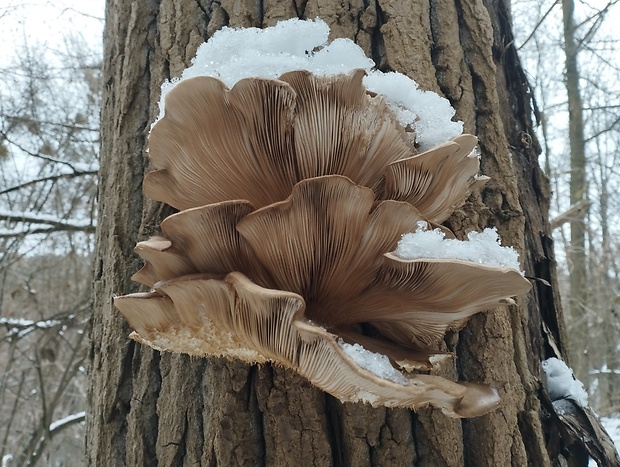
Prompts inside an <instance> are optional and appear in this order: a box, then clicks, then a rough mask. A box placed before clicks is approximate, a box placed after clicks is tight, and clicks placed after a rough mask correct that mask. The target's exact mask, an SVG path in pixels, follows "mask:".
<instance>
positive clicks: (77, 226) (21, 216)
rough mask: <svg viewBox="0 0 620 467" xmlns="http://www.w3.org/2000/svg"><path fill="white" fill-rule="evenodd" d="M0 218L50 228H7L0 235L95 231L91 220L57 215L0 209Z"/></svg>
mask: <svg viewBox="0 0 620 467" xmlns="http://www.w3.org/2000/svg"><path fill="white" fill-rule="evenodd" d="M0 220H3V221H9V222H23V223H27V224H45V225H48V226H50V228H47V229H44V230H40V231H35V230H34V229H22V230H9V231H0V237H7V236H17V235H25V234H32V233H47V232H56V231H73V232H87V233H91V232H94V231H95V226H94V225H93V223H92V222H77V221H70V220H69V221H65V220H62V219H59V218H58V216H51V215H45V214H33V213H25V212H11V211H2V210H0Z"/></svg>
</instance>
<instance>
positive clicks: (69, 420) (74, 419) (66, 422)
mask: <svg viewBox="0 0 620 467" xmlns="http://www.w3.org/2000/svg"><path fill="white" fill-rule="evenodd" d="M85 418H86V412H84V411H82V412H77V413H74V414H72V415H68V416H66V417H64V418H61V419H60V420H56V421H55V422H52V423H50V428H49V431H50V434H51V435H52V436H53V435H55V434H56V433H57V432H59V431H60V430H62V429H64V428H68V427H70V426H71V425H75V424H76V423H80V422H83V421H84V419H85Z"/></svg>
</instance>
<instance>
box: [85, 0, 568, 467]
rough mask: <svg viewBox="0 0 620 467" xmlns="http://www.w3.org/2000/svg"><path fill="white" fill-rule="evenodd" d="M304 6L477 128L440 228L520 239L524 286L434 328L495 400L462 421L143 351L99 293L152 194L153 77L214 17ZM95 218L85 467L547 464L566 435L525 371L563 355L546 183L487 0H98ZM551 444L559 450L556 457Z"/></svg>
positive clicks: (122, 289) (183, 58) (153, 223)
mask: <svg viewBox="0 0 620 467" xmlns="http://www.w3.org/2000/svg"><path fill="white" fill-rule="evenodd" d="M317 16H320V17H321V18H323V19H324V20H325V21H326V22H327V23H328V24H329V25H330V26H331V28H332V36H333V37H348V38H350V39H353V40H355V42H357V43H358V44H359V45H360V46H361V47H362V48H363V49H364V51H365V52H366V54H367V55H368V56H370V57H372V58H373V59H374V60H375V62H376V63H377V65H378V67H379V68H380V69H382V70H383V71H388V70H396V71H400V72H403V73H406V74H407V75H409V76H410V77H412V78H414V79H415V80H416V81H417V82H418V83H419V84H420V87H421V88H423V89H428V90H432V91H435V92H438V93H440V94H442V95H444V96H445V97H447V98H448V99H449V100H450V101H451V102H452V104H453V106H454V107H455V108H456V110H457V118H459V119H461V120H463V121H464V122H465V131H466V132H470V133H473V134H476V135H477V136H478V137H479V139H480V149H481V153H482V162H481V165H482V173H484V174H486V175H489V176H491V177H492V180H491V181H490V182H489V183H488V184H487V185H486V187H485V188H484V190H483V191H482V192H481V193H476V194H474V195H472V196H471V197H470V199H469V200H468V201H467V203H466V204H465V205H464V206H463V207H462V208H461V209H460V210H458V211H457V212H456V213H455V215H454V216H453V217H452V218H451V219H450V220H449V222H448V225H449V227H450V228H451V229H453V230H454V231H455V232H456V233H457V235H464V233H465V232H467V231H470V230H480V229H482V228H485V227H489V226H495V227H497V229H498V231H499V232H500V235H501V237H502V239H503V242H504V244H508V245H514V246H515V247H516V248H517V250H518V251H519V252H520V253H521V258H522V259H523V262H524V267H525V271H526V274H527V275H528V276H534V277H538V278H541V279H544V280H545V281H547V282H548V283H550V284H551V286H548V285H545V284H544V282H542V281H536V282H535V285H534V290H533V292H532V293H531V294H530V295H529V296H527V297H520V298H519V299H518V304H517V306H511V307H509V308H503V309H498V310H495V311H492V312H490V313H488V314H480V315H478V316H476V317H475V318H474V319H473V320H472V321H471V322H470V324H469V325H468V326H467V327H466V328H465V329H464V330H463V331H461V332H460V333H459V334H456V333H454V334H453V335H450V336H448V338H447V339H446V348H447V349H451V350H455V351H456V353H457V367H456V368H455V371H454V373H453V374H451V375H446V376H448V377H452V378H460V379H463V380H471V381H488V382H498V383H501V385H502V388H501V390H500V392H501V395H502V399H503V405H502V407H501V408H500V409H499V410H497V411H495V412H493V413H491V414H488V415H486V416H483V417H480V418H477V419H473V420H466V421H463V422H461V421H459V420H454V419H450V418H447V417H446V416H444V415H443V414H441V413H440V412H438V411H434V410H430V409H424V410H420V411H418V412H417V413H414V412H412V411H408V410H388V409H383V408H378V409H372V408H370V407H369V406H365V405H360V404H344V405H343V404H341V403H340V402H338V401H337V400H335V399H334V398H332V397H331V396H329V395H326V394H325V393H322V392H320V391H319V390H317V389H315V388H313V387H311V386H310V384H309V383H308V382H306V381H305V380H303V379H302V378H300V377H298V376H296V375H295V374H293V373H291V372H289V371H284V370H282V369H279V368H272V367H271V366H269V365H265V366H262V367H258V366H247V365H243V364H240V363H237V362H228V361H221V360H217V359H210V360H206V359H190V358H188V357H186V356H183V355H173V354H160V353H158V352H155V351H153V350H151V349H150V348H146V347H143V346H140V345H138V344H136V343H135V342H133V341H131V340H129V339H128V338H127V336H128V334H129V332H130V329H129V328H128V326H127V325H126V323H125V321H124V320H123V319H122V318H121V316H120V314H119V313H118V312H117V311H116V310H115V309H114V308H113V306H112V303H111V297H112V295H113V294H114V293H117V294H118V293H128V292H135V291H137V286H136V284H134V283H132V281H131V280H130V277H131V275H132V274H133V273H134V272H136V271H137V270H138V268H139V266H140V264H139V260H138V259H137V257H136V255H135V254H134V253H133V247H134V244H135V242H136V241H138V240H143V239H145V238H147V237H148V236H150V235H151V234H153V233H154V232H156V228H157V225H158V223H159V222H160V221H161V219H162V216H163V214H164V213H167V212H168V208H166V207H162V206H161V205H159V204H157V203H154V202H150V201H148V200H144V199H143V196H142V193H141V183H142V179H143V177H144V173H145V171H146V170H147V165H148V162H147V158H146V157H145V155H144V152H145V148H146V136H147V133H148V130H149V124H150V122H151V121H152V120H153V119H154V118H155V116H156V114H157V102H158V99H159V89H160V85H161V83H162V81H163V80H164V79H168V78H172V77H175V76H179V75H180V73H181V71H182V70H183V69H184V68H185V67H187V66H189V65H190V60H191V58H192V57H193V56H194V54H195V51H196V48H197V47H198V45H200V43H202V42H203V41H205V40H206V39H207V38H208V37H209V36H210V35H212V34H213V32H215V31H216V30H217V29H219V28H221V27H222V26H231V27H241V26H243V27H248V26H257V27H266V26H271V25H274V24H275V23H276V22H277V21H278V20H282V19H286V18H290V17H300V18H315V17H317ZM104 53H105V63H104V82H105V96H104V108H103V113H102V125H103V126H102V151H101V174H100V175H101V187H100V194H99V200H100V217H99V222H98V233H97V236H98V249H97V258H96V266H95V268H96V279H95V284H94V287H95V302H96V303H95V312H94V316H93V328H92V347H91V356H90V357H91V361H92V364H91V375H92V383H91V388H90V403H91V406H90V407H91V410H90V412H89V414H88V416H87V440H86V455H87V463H88V465H93V466H94V465H149V466H156V465H175V466H176V465H192V464H193V465H195V464H200V465H209V466H215V465H226V466H227V465H250V466H255V465H267V466H290V465H298V466H305V465H307V466H332V465H333V466H383V465H385V466H388V465H416V466H420V467H425V466H428V467H430V466H433V467H439V466H461V465H475V466H498V465H502V466H504V465H513V466H524V465H533V466H551V465H554V463H556V462H559V461H558V459H559V457H558V456H559V455H560V451H562V450H564V449H565V448H566V447H567V444H568V443H567V442H564V441H563V440H562V439H561V438H560V437H558V436H557V433H558V432H559V424H560V422H559V419H558V418H557V417H556V416H554V415H553V414H552V413H550V407H551V405H550V401H549V400H548V398H547V396H546V393H545V391H544V390H543V386H542V383H541V367H540V362H541V360H543V359H545V358H547V357H549V356H552V355H558V356H559V355H562V354H565V352H566V348H565V345H566V338H565V331H564V327H563V324H562V323H563V320H562V315H561V310H560V308H559V299H558V295H557V290H558V289H557V283H556V275H555V269H554V267H555V266H554V261H553V249H552V243H551V237H550V232H549V226H548V221H547V219H548V217H547V209H548V200H549V188H548V185H547V180H546V178H545V177H544V175H543V174H542V172H541V170H540V169H539V166H538V161H537V152H538V148H537V145H536V142H535V139H534V138H533V137H532V136H531V135H532V133H533V132H532V122H531V119H530V101H529V96H530V93H529V89H528V87H527V82H526V79H525V75H524V73H523V71H522V70H521V67H520V64H519V61H518V58H517V56H516V51H515V49H514V46H513V45H512V33H511V30H510V19H509V11H508V7H507V5H506V4H505V3H504V2H491V1H490V0H487V1H482V0H471V1H467V2H463V1H460V0H457V1H455V2H429V1H424V0H422V1H420V0H379V1H372V0H352V1H350V2H334V1H329V0H294V1H288V2H285V1H276V0H263V1H260V2H256V1H255V0H221V1H220V2H214V1H211V0H145V1H140V2H135V1H130V0H108V5H107V20H106V28H105V51H104ZM566 452H567V451H565V453H564V455H565V456H566V455H568V454H566Z"/></svg>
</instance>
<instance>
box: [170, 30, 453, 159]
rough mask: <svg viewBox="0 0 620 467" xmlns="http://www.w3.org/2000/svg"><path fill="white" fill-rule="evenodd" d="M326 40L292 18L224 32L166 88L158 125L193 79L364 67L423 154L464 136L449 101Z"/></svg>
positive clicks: (350, 46) (370, 84)
mask: <svg viewBox="0 0 620 467" xmlns="http://www.w3.org/2000/svg"><path fill="white" fill-rule="evenodd" d="M328 38H329V26H328V25H327V24H326V23H325V22H324V21H323V20H321V19H318V18H317V19H316V20H314V21H302V20H299V19H290V20H287V21H281V22H279V23H278V24H276V25H275V26H273V27H270V28H266V29H258V28H245V29H234V28H223V29H221V30H220V31H217V32H216V33H215V34H214V35H213V36H212V37H211V38H210V39H209V41H208V42H206V43H204V44H202V45H201V46H200V47H199V49H198V52H197V54H196V57H195V58H194V60H193V61H192V66H191V67H189V68H187V69H186V70H185V71H184V72H183V75H182V76H181V78H180V79H178V78H177V79H173V80H172V81H170V82H166V83H164V85H163V86H162V96H161V100H160V103H159V108H160V113H159V117H158V120H159V119H160V118H162V117H163V115H164V110H165V96H166V94H167V93H168V92H170V90H171V89H172V88H174V86H176V85H177V84H178V83H179V82H180V81H182V80H184V79H188V78H193V77H195V76H212V77H215V78H218V79H220V80H222V81H223V82H224V83H225V84H226V86H228V87H229V88H231V87H232V86H234V84H235V83H237V82H238V81H239V80H242V79H244V78H249V77H261V78H269V79H275V78H277V77H279V76H280V75H281V74H283V73H286V72H289V71H294V70H308V71H310V72H312V73H314V74H316V75H322V76H327V75H336V74H340V73H349V72H350V71H352V70H354V69H358V68H362V69H364V70H366V72H368V73H369V74H368V76H366V77H365V79H364V84H365V85H366V87H367V88H368V89H369V90H370V91H372V92H375V93H377V94H383V95H385V97H386V99H387V102H388V104H389V105H390V107H391V109H392V110H393V111H394V113H395V114H396V117H397V119H398V121H399V122H400V123H401V124H402V125H403V126H407V125H409V126H411V127H412V128H413V129H414V130H415V131H416V134H417V138H418V143H419V144H420V149H421V150H422V151H424V150H427V149H430V148H432V147H433V146H436V145H438V144H441V143H444V142H446V141H448V140H450V139H452V138H454V137H455V136H458V135H460V134H461V133H462V131H463V123H462V122H453V121H452V117H453V116H454V109H453V108H452V107H451V106H450V103H449V102H448V100H447V99H444V98H443V97H440V96H439V95H437V94H435V93H434V92H430V91H420V90H419V89H418V84H417V83H416V82H415V81H413V80H412V79H410V78H408V77H407V76H405V75H403V74H401V73H382V72H381V71H377V70H373V68H374V66H375V63H374V62H373V61H372V60H371V59H370V58H368V57H366V55H365V54H364V51H363V50H362V49H361V48H360V47H359V46H358V45H357V44H355V43H354V42H353V41H351V40H349V39H335V40H334V41H332V42H331V43H328Z"/></svg>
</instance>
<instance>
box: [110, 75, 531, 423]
mask: <svg viewBox="0 0 620 467" xmlns="http://www.w3.org/2000/svg"><path fill="white" fill-rule="evenodd" d="M363 75H364V72H363V71H362V70H356V71H354V72H352V73H351V74H349V75H337V76H331V77H317V76H314V75H312V74H311V73H309V72H307V71H296V72H290V73H286V74H284V75H282V76H281V77H280V78H279V79H278V80H268V79H258V78H250V79H245V80H241V81H239V82H238V83H237V84H236V85H235V86H234V87H233V88H232V89H231V90H229V89H227V88H226V87H225V86H224V85H223V84H222V83H221V82H220V81H218V80H217V79H215V78H205V77H200V78H191V79H187V80H185V81H182V82H181V83H180V84H178V85H177V86H176V87H175V88H174V89H173V90H172V91H171V92H170V93H169V94H168V95H167V97H166V114H165V116H164V117H163V119H161V120H160V121H159V122H158V123H157V124H156V125H155V126H154V127H153V129H152V132H151V135H150V139H149V155H150V157H151V161H152V164H153V167H154V168H155V170H154V171H153V172H151V173H149V174H148V175H147V177H146V179H145V193H146V194H147V196H149V197H151V198H154V199H156V200H160V201H164V202H166V203H168V204H170V205H172V206H174V207H176V208H178V209H180V210H181V211H180V212H178V213H176V214H173V215H171V216H169V217H168V218H167V219H165V220H164V221H163V222H162V224H161V230H162V234H163V235H162V236H157V237H153V238H151V239H149V240H146V241H142V242H140V243H138V245H137V246H136V252H137V253H138V254H139V255H140V257H141V258H142V259H143V260H144V261H145V264H144V267H143V268H142V269H141V270H140V271H139V272H137V273H136V274H135V275H134V280H136V281H138V282H140V283H142V284H144V285H146V286H148V287H151V288H152V290H151V292H148V293H139V294H130V295H126V296H121V297H117V298H116V299H115V305H116V306H117V308H118V309H119V310H120V311H121V313H122V314H123V315H124V316H125V318H126V319H127V321H128V322H129V324H130V325H131V327H132V328H133V329H134V331H135V332H134V333H132V335H131V337H133V338H134V339H136V340H138V341H139V342H142V343H144V344H146V345H149V346H151V347H153V348H155V349H160V350H168V351H173V352H183V353H188V354H190V355H212V356H225V357H230V358H238V359H241V360H243V361H246V362H249V363H265V362H268V361H269V362H273V363H275V364H277V365H281V366H284V367H287V368H291V369H293V370H295V371H297V372H298V373H300V374H301V375H303V376H304V377H306V378H308V379H309V380H310V381H311V382H312V383H313V384H315V385H316V386H318V387H319V388H321V389H323V390H325V391H327V392H329V393H330V394H332V395H334V396H335V397H338V398H339V399H340V400H342V401H365V402H369V403H371V404H373V405H383V406H388V407H410V408H417V407H421V406H425V405H429V404H430V405H433V406H435V407H438V408H440V409H441V410H443V411H444V412H445V413H446V414H448V415H450V416H456V417H471V416H477V415H481V414H483V413H486V412H488V411H489V410H492V409H493V408H495V407H496V406H497V404H498V402H499V396H498V393H497V391H496V390H495V389H493V388H492V387H491V386H489V385H484V384H475V383H460V382H457V383H455V382H452V381H448V380H447V379H445V378H442V377H439V376H434V375H432V374H419V373H415V372H419V371H425V372H428V371H431V372H432V369H433V364H432V363H431V362H432V361H435V359H433V358H431V357H433V356H441V355H442V352H440V351H439V350H438V348H439V343H440V341H441V340H442V338H443V336H444V334H445V332H446V331H447V330H449V329H460V328H461V327H462V326H463V325H464V324H465V323H466V321H467V319H468V318H469V317H470V316H472V315H473V314H474V313H477V312H480V311H483V310H487V309H489V308H493V307H496V306H498V305H501V304H503V303H506V302H507V301H509V297H511V296H513V295H517V294H521V293H525V292H527V291H528V290H529V288H530V285H529V282H528V281H527V280H525V279H524V278H523V276H522V275H521V274H520V273H519V272H518V271H517V270H515V269H509V268H500V267H492V266H485V265H480V264H477V263H473V262H467V261H461V260H438V259H416V260H405V259H401V258H399V257H397V256H395V255H394V254H393V253H392V252H393V251H394V249H395V248H396V245H397V243H398V241H399V240H400V238H401V236H402V235H403V234H405V233H409V232H415V231H416V230H417V229H419V228H421V226H428V227H430V226H434V225H435V223H439V222H442V221H444V220H445V219H446V218H447V217H448V216H449V215H450V214H451V213H452V211H453V210H454V209H455V208H456V207H457V206H458V205H459V203H461V202H462V201H463V199H464V197H465V196H466V194H467V193H468V190H470V189H471V187H472V185H475V184H477V183H480V182H483V181H484V177H478V176H477V172H478V158H477V156H475V155H473V154H472V151H473V150H474V147H475V145H476V142H477V140H476V138H475V137H474V136H471V135H462V136H460V137H457V138H456V139H455V140H453V141H450V142H447V143H445V144H443V145H441V146H438V147H437V148H434V149H431V150H430V151H427V152H425V153H422V154H416V153H415V149H414V148H413V146H412V145H411V144H410V143H409V137H410V135H407V134H406V132H405V130H404V129H403V128H402V127H401V126H400V125H399V124H398V123H397V121H396V119H395V118H394V116H393V114H392V113H391V111H390V110H389V109H388V107H387V106H386V104H385V102H384V100H383V98H382V97H381V96H374V95H370V94H369V93H367V92H366V90H365V88H364V86H363V84H362V78H363ZM360 346H361V347H360ZM368 358H370V359H371V360H372V359H375V360H377V359H379V360H381V361H382V362H383V363H379V364H372V365H368V364H367V363H365V362H366V360H368Z"/></svg>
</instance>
